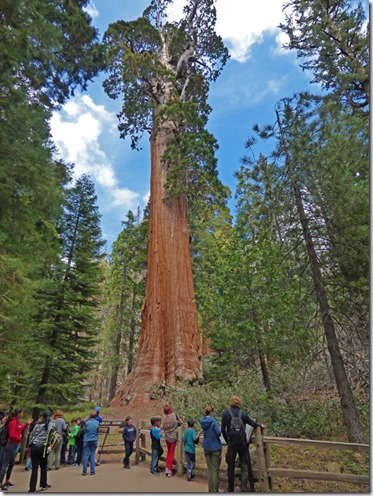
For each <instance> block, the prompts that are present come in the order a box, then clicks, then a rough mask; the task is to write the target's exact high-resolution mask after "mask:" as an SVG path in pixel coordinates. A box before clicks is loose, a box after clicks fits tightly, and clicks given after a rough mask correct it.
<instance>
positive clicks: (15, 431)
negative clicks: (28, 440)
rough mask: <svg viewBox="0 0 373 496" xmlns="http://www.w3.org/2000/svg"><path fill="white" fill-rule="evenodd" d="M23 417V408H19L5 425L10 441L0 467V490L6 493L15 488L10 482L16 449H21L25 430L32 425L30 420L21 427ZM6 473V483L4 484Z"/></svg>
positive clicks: (5, 448)
mask: <svg viewBox="0 0 373 496" xmlns="http://www.w3.org/2000/svg"><path fill="white" fill-rule="evenodd" d="M22 416H23V408H18V409H16V410H15V411H14V413H13V415H12V416H9V417H8V419H7V421H6V422H5V425H6V426H7V429H8V441H7V443H6V445H5V447H4V455H3V456H4V458H3V463H2V465H1V467H0V489H1V490H2V491H6V490H7V489H8V487H12V486H14V484H13V483H12V482H10V476H11V475H12V471H13V466H14V461H15V457H16V449H17V448H18V447H19V445H20V443H21V439H22V434H23V432H24V430H25V429H26V428H27V427H28V426H29V425H30V424H31V423H32V421H33V420H32V418H30V419H29V420H28V421H27V422H26V423H25V424H23V425H21V423H20V420H21V418H22ZM5 472H6V480H5V483H4V484H2V482H3V479H4V475H5Z"/></svg>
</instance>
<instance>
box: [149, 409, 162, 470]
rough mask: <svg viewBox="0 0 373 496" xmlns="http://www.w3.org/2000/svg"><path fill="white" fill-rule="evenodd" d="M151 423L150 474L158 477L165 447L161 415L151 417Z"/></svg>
mask: <svg viewBox="0 0 373 496" xmlns="http://www.w3.org/2000/svg"><path fill="white" fill-rule="evenodd" d="M150 423H151V425H152V427H151V429H150V437H151V439H152V461H151V463H150V475H153V476H155V477H158V476H159V469H158V462H159V458H160V457H161V455H162V453H163V448H162V446H161V437H162V434H161V427H160V425H161V419H160V417H153V418H152V419H150Z"/></svg>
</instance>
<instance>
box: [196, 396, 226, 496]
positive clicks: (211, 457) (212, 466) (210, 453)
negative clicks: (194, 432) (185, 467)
mask: <svg viewBox="0 0 373 496" xmlns="http://www.w3.org/2000/svg"><path fill="white" fill-rule="evenodd" d="M213 411H214V409H213V408H212V406H211V405H209V406H207V407H206V408H205V416H204V417H203V418H201V420H200V424H201V427H202V431H203V435H204V439H203V442H202V448H203V449H204V452H205V458H206V462H207V480H208V486H209V493H217V492H219V468H220V463H221V450H222V444H221V441H220V436H221V430H220V427H219V424H218V422H217V420H216V418H215V417H214V416H213Z"/></svg>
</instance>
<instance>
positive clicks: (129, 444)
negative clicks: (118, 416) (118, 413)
mask: <svg viewBox="0 0 373 496" xmlns="http://www.w3.org/2000/svg"><path fill="white" fill-rule="evenodd" d="M125 422H126V423H125V426H124V428H123V432H122V438H123V441H124V448H125V450H126V455H125V457H124V458H123V467H124V468H131V467H130V456H131V455H132V452H133V443H134V442H135V439H136V427H135V426H134V425H133V423H132V422H133V420H132V417H131V416H128V417H126V420H125Z"/></svg>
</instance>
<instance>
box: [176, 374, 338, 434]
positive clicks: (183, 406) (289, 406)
mask: <svg viewBox="0 0 373 496" xmlns="http://www.w3.org/2000/svg"><path fill="white" fill-rule="evenodd" d="M233 394H237V395H238V396H240V397H241V400H242V407H243V409H244V410H246V411H247V413H248V415H249V417H251V418H255V419H256V420H257V421H258V422H260V423H265V424H266V425H267V426H268V432H269V434H270V435H273V436H280V437H294V438H298V437H303V438H311V439H323V438H331V437H333V435H338V434H340V433H341V432H344V427H343V422H342V416H341V411H340V405H339V401H337V400H333V399H323V400H320V399H314V400H302V401H298V402H296V401H289V400H287V401H284V400H283V399H282V398H280V397H276V396H272V397H270V396H269V395H268V394H267V393H266V392H265V391H263V390H261V389H260V388H259V387H257V386H254V385H252V384H251V385H245V386H243V385H237V386H235V387H230V386H227V385H222V384H221V383H210V384H208V385H203V386H193V387H189V388H185V389H181V388H179V389H176V390H174V391H172V392H170V393H169V398H168V401H169V403H170V404H171V405H172V406H173V408H174V409H175V410H176V411H177V413H178V414H179V415H180V416H181V417H183V418H184V420H188V419H189V418H190V419H193V420H194V421H195V422H197V421H199V419H200V418H201V417H202V416H203V415H204V408H205V406H206V405H212V406H213V408H214V415H215V417H216V418H217V419H218V421H219V422H220V419H221V415H222V413H223V411H224V410H225V409H226V408H227V405H228V402H229V399H230V397H231V396H232V395H233Z"/></svg>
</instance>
